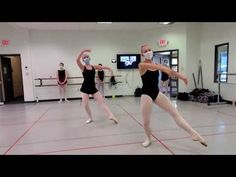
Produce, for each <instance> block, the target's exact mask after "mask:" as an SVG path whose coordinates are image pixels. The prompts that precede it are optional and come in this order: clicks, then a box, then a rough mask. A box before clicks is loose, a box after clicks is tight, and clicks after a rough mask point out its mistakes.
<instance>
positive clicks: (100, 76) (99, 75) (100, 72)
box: [98, 70, 104, 81]
mask: <svg viewBox="0 0 236 177" xmlns="http://www.w3.org/2000/svg"><path fill="white" fill-rule="evenodd" d="M98 77H99V79H100V80H101V81H103V80H104V71H103V70H102V71H98Z"/></svg>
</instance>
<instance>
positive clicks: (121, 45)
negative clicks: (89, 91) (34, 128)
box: [30, 30, 141, 99]
mask: <svg viewBox="0 0 236 177" xmlns="http://www.w3.org/2000/svg"><path fill="white" fill-rule="evenodd" d="M139 41H140V37H139V34H138V33H135V32H108V31H105V32H104V31H103V32H99V31H98V32H82V31H37V30H32V31H30V44H31V49H32V61H33V68H34V78H38V77H55V76H56V72H57V69H58V65H59V63H60V62H64V64H65V69H67V71H68V72H69V75H70V76H73V77H77V76H82V73H81V71H80V70H79V68H78V66H77V64H76V57H77V56H78V55H79V52H80V51H82V50H83V49H87V48H89V49H91V50H92V53H91V58H92V61H91V63H92V64H98V63H102V64H103V65H107V66H110V67H112V68H113V69H114V73H115V74H118V75H120V74H121V75H122V76H123V77H121V78H116V79H117V80H118V81H122V82H123V83H122V84H118V85H117V86H118V87H117V89H109V88H108V85H106V87H105V95H113V94H116V95H133V93H134V90H135V88H136V87H137V86H141V79H140V77H139V75H138V71H137V69H135V70H123V71H122V70H116V63H115V64H114V63H111V59H115V58H116V54H118V53H139V46H140V42H139ZM106 74H107V75H109V73H108V72H106ZM108 80H109V78H107V81H108ZM82 81H83V80H82V79H80V80H74V82H82ZM126 81H127V82H126ZM47 83H56V82H55V81H53V82H47ZM78 88H79V89H80V86H69V87H68V95H69V97H80V92H79V91H78ZM35 93H36V95H35V97H38V98H39V99H55V98H59V92H58V88H57V87H41V88H36V92H35Z"/></svg>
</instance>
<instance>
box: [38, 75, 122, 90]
mask: <svg viewBox="0 0 236 177" xmlns="http://www.w3.org/2000/svg"><path fill="white" fill-rule="evenodd" d="M104 77H109V78H110V77H111V76H104ZM114 77H121V75H114ZM96 78H97V77H96ZM70 79H83V77H68V78H67V80H70ZM34 80H35V81H39V84H36V85H35V87H50V86H58V84H43V81H46V80H57V78H35V79H34ZM95 83H96V84H97V82H95ZM103 83H105V84H111V82H103ZM115 83H122V82H121V81H117V82H115ZM67 85H68V86H69V85H82V83H68V84H67Z"/></svg>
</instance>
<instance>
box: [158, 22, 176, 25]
mask: <svg viewBox="0 0 236 177" xmlns="http://www.w3.org/2000/svg"><path fill="white" fill-rule="evenodd" d="M173 23H174V22H160V24H161V25H170V24H173Z"/></svg>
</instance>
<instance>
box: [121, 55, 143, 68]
mask: <svg viewBox="0 0 236 177" xmlns="http://www.w3.org/2000/svg"><path fill="white" fill-rule="evenodd" d="M140 60H141V56H140V54H118V55H117V69H135V68H138V64H139V63H140Z"/></svg>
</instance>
